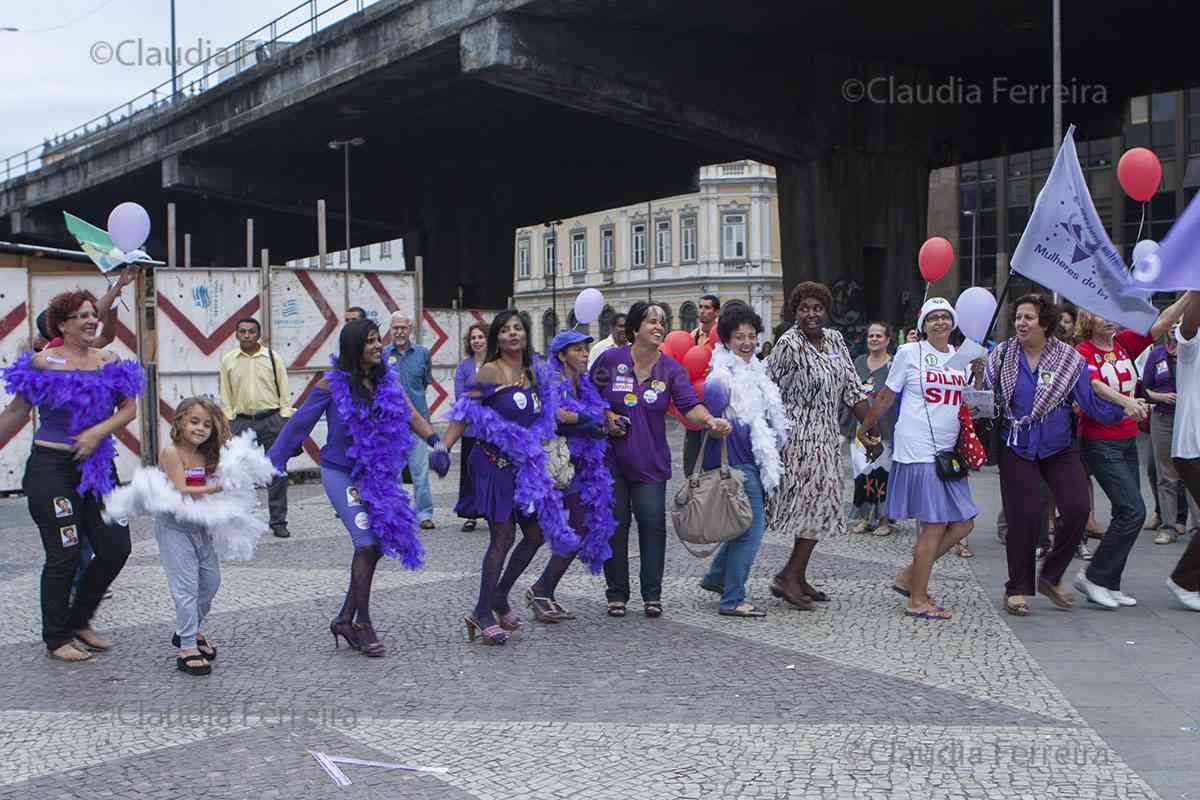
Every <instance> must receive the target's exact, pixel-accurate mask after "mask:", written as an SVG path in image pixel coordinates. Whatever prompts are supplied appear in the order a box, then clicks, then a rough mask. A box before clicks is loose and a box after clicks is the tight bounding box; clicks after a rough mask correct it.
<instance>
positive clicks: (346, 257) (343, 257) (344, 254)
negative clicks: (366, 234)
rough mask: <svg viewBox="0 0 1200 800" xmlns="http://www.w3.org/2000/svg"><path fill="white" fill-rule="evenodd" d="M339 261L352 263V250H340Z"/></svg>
mask: <svg viewBox="0 0 1200 800" xmlns="http://www.w3.org/2000/svg"><path fill="white" fill-rule="evenodd" d="M338 263H340V264H349V263H350V251H349V250H342V251H340V252H339V255H338Z"/></svg>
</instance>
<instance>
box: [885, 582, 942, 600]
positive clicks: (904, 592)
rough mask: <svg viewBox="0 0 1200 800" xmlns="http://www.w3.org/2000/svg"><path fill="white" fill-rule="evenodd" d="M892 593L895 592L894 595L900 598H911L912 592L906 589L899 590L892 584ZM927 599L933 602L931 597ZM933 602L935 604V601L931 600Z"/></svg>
mask: <svg viewBox="0 0 1200 800" xmlns="http://www.w3.org/2000/svg"><path fill="white" fill-rule="evenodd" d="M892 591H893V592H895V593H896V594H898V595H900V596H901V597H911V596H912V592H910V591H909V590H908V589H901V588H900V587H899V586H897V585H896V584H894V583H893V584H892ZM929 599H930V600H933V598H932V597H931V598H929ZM933 602H935V603H936V602H937V601H936V600H933Z"/></svg>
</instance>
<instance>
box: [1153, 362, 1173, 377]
mask: <svg viewBox="0 0 1200 800" xmlns="http://www.w3.org/2000/svg"><path fill="white" fill-rule="evenodd" d="M1155 370H1157V372H1158V374H1159V375H1165V374H1166V373H1168V372H1170V371H1171V368H1170V366H1168V365H1167V362H1165V361H1160V362H1158V366H1157V367H1155Z"/></svg>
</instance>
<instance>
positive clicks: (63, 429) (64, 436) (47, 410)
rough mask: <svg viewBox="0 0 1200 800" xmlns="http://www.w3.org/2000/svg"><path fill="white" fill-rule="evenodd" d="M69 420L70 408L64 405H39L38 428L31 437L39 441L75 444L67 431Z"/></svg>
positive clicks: (73, 438)
mask: <svg viewBox="0 0 1200 800" xmlns="http://www.w3.org/2000/svg"><path fill="white" fill-rule="evenodd" d="M70 422H71V409H70V408H69V407H64V406H39V407H38V429H37V430H36V431H35V432H34V434H33V438H34V439H36V440H38V441H40V442H54V443H55V444H75V437H74V436H72V435H71V434H69V433H67V428H68V426H69V425H70Z"/></svg>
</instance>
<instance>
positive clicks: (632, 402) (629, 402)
mask: <svg viewBox="0 0 1200 800" xmlns="http://www.w3.org/2000/svg"><path fill="white" fill-rule="evenodd" d="M625 405H626V406H627V407H628V408H633V407H634V406H636V405H637V395H636V394H634V393H633V392H630V393H628V394H627V395H625Z"/></svg>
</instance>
